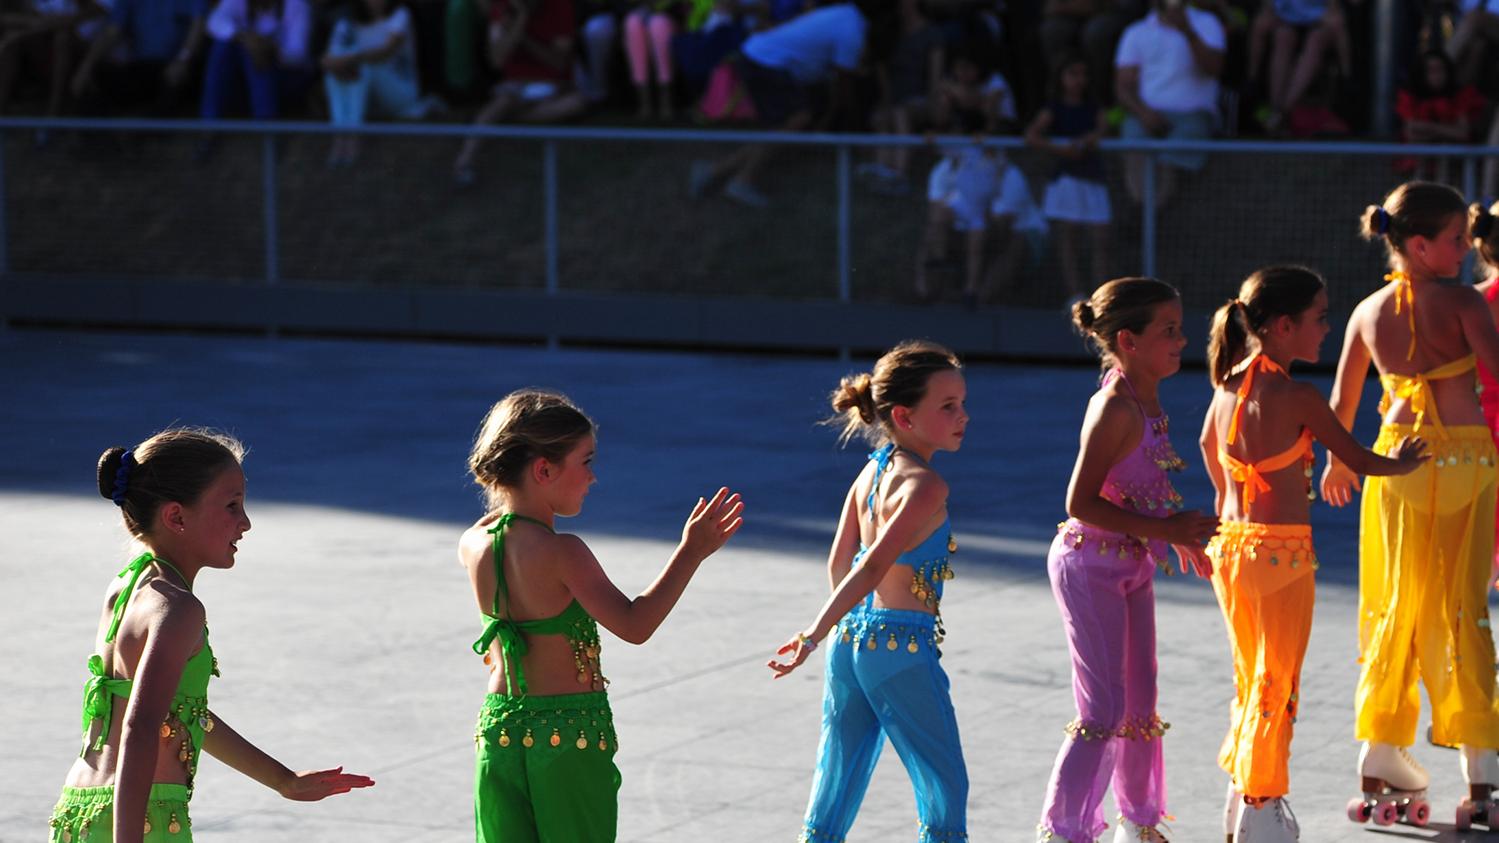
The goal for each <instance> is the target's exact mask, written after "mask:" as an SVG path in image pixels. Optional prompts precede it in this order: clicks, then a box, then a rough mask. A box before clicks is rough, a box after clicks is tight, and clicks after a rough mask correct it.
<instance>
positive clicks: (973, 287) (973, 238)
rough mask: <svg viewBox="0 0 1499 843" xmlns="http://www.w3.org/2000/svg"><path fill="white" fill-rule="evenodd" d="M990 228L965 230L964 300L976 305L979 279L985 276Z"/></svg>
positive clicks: (978, 227) (972, 305)
mask: <svg viewBox="0 0 1499 843" xmlns="http://www.w3.org/2000/svg"><path fill="white" fill-rule="evenodd" d="M987 235H988V229H987V227H985V226H977V227H974V228H970V229H968V230H967V231H965V232H963V244H964V256H963V257H964V260H963V301H964V302H965V303H966V304H967V305H968V306H969V307H974V306H976V305H977V304H978V297H979V280H980V279H982V278H983V277H984V243H985V242H986V240H987Z"/></svg>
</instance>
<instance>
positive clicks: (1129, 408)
mask: <svg viewBox="0 0 1499 843" xmlns="http://www.w3.org/2000/svg"><path fill="white" fill-rule="evenodd" d="M1118 383H1119V382H1118V381H1115V382H1114V383H1113V384H1110V385H1109V386H1107V387H1105V388H1103V389H1100V390H1099V391H1097V392H1095V393H1093V397H1092V398H1090V399H1088V420H1089V421H1091V422H1092V423H1093V425H1094V426H1096V427H1097V426H1103V427H1108V428H1110V429H1113V430H1116V431H1119V432H1120V433H1124V432H1126V431H1133V430H1134V429H1135V428H1136V427H1138V426H1139V425H1140V405H1139V402H1137V401H1136V400H1135V398H1134V396H1132V395H1126V394H1125V393H1124V392H1123V391H1122V390H1120V389H1119V388H1118Z"/></svg>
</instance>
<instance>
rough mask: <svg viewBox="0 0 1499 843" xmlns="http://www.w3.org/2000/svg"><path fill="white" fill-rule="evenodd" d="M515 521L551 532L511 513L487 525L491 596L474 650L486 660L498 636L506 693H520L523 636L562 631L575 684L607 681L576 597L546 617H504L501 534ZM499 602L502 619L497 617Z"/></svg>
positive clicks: (588, 619) (506, 595)
mask: <svg viewBox="0 0 1499 843" xmlns="http://www.w3.org/2000/svg"><path fill="white" fill-rule="evenodd" d="M517 520H520V521H529V522H531V523H532V524H536V525H538V526H541V527H545V528H546V530H547V532H555V531H554V530H552V528H551V527H550V526H548V525H547V524H544V523H542V522H540V521H537V520H536V519H535V518H527V517H526V516H524V515H516V514H515V513H513V512H507V513H505V514H504V515H501V516H500V517H499V519H498V520H496V521H495V523H494V526H493V527H490V528H489V530H488V533H489V534H490V535H491V536H493V537H494V553H493V556H494V581H495V582H494V599H493V600H491V601H490V606H489V613H488V614H486V615H484V633H483V634H482V635H480V636H479V640H477V641H475V642H474V652H475V653H479V654H480V655H483V656H484V662H485V663H486V664H488V663H489V655H488V651H489V645H490V643H491V642H493V641H494V640H495V639H496V638H498V639H500V652H501V657H500V668H501V669H502V670H504V671H505V681H506V685H507V687H508V688H509V689H510V695H511V696H515V697H524V696H526V673H525V669H524V668H523V667H522V665H521V659H523V658H525V655H526V650H527V646H526V635H527V634H530V635H564V636H566V637H567V641H568V643H569V644H570V645H571V646H572V650H573V662H574V663H575V664H576V665H577V667H578V684H580V685H592V684H593V681H594V677H597V678H598V680H599V681H600V682H603V683H608V681H609V680H608V679H606V678H604V675H603V673H602V672H601V670H600V666H599V627H598V624H597V623H595V622H594V620H593V616H591V615H589V614H588V612H587V610H585V609H584V608H583V606H582V605H581V604H580V603H578V601H577V600H573V601H572V602H571V603H568V604H567V608H566V609H563V610H562V611H561V612H560V613H558V614H556V615H553V616H552V617H550V618H537V619H535V620H529V621H517V620H513V619H511V618H510V617H508V615H509V614H510V587H509V586H508V585H506V584H505V533H506V532H508V531H509V529H510V525H511V524H512V523H513V522H515V521H517ZM502 606H503V608H504V610H505V615H506V617H501V615H500V610H501V607H502ZM492 669H493V667H491V670H492Z"/></svg>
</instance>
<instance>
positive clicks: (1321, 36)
mask: <svg viewBox="0 0 1499 843" xmlns="http://www.w3.org/2000/svg"><path fill="white" fill-rule="evenodd" d="M1336 43H1337V32H1336V31H1335V30H1333V29H1330V28H1328V27H1326V26H1318V27H1316V28H1315V29H1313V30H1312V31H1311V32H1310V33H1308V34H1307V36H1306V39H1305V40H1304V41H1303V42H1302V45H1301V54H1300V56H1298V57H1297V59H1296V69H1295V71H1294V72H1293V73H1292V74H1291V81H1290V82H1289V83H1287V86H1286V95H1285V108H1284V110H1285V111H1289V110H1291V109H1293V108H1295V107H1296V105H1297V103H1299V102H1301V98H1302V97H1303V96H1304V95H1305V94H1306V90H1307V88H1309V87H1311V85H1312V82H1313V80H1315V79H1316V78H1317V74H1318V73H1320V72H1321V70H1322V63H1323V61H1324V60H1325V59H1326V57H1327V52H1328V50H1329V49H1331V48H1332V47H1334V46H1335V45H1336Z"/></svg>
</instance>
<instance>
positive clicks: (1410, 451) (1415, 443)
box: [1390, 436, 1431, 474]
mask: <svg viewBox="0 0 1499 843" xmlns="http://www.w3.org/2000/svg"><path fill="white" fill-rule="evenodd" d="M1390 459H1392V460H1394V461H1395V462H1398V463H1400V471H1399V472H1398V473H1399V474H1410V473H1411V472H1412V471H1415V470H1416V469H1418V468H1420V467H1421V464H1422V463H1424V462H1426V461H1427V460H1429V459H1431V454H1429V453H1427V452H1426V441H1425V440H1424V439H1422V438H1421V437H1419V436H1406V437H1404V438H1402V439H1401V440H1400V444H1398V445H1396V446H1395V451H1394V453H1392V454H1390Z"/></svg>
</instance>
